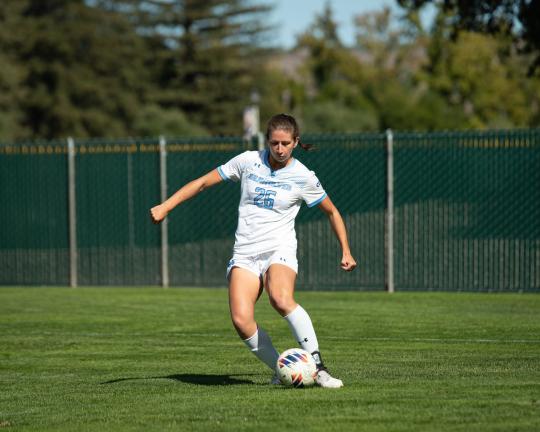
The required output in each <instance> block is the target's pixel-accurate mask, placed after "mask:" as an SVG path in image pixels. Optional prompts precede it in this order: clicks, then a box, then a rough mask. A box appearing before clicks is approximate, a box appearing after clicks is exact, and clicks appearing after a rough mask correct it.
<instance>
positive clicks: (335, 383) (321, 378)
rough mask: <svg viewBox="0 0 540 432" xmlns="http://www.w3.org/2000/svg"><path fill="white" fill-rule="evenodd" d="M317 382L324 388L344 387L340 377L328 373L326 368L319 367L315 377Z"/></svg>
mask: <svg viewBox="0 0 540 432" xmlns="http://www.w3.org/2000/svg"><path fill="white" fill-rule="evenodd" d="M315 382H316V383H317V385H319V386H320V387H324V388H340V387H343V381H341V380H340V379H337V378H334V377H333V376H332V375H330V374H329V373H328V371H327V370H326V369H319V370H318V371H317V377H316V378H315Z"/></svg>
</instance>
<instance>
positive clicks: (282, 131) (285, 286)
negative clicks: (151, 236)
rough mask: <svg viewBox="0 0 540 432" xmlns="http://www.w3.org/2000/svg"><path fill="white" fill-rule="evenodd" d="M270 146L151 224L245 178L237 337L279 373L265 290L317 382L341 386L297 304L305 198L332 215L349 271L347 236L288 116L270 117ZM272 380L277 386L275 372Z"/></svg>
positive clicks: (178, 198)
mask: <svg viewBox="0 0 540 432" xmlns="http://www.w3.org/2000/svg"><path fill="white" fill-rule="evenodd" d="M266 139H267V142H268V149H266V150H263V151H246V152H244V153H242V154H240V155H238V156H236V157H234V158H232V159H231V160H229V161H228V162H227V163H226V164H224V165H221V166H220V167H218V168H217V169H214V170H213V171H210V172H209V173H208V174H206V175H204V176H202V177H200V178H198V179H196V180H193V181H191V182H189V183H187V184H186V185H185V186H183V187H182V188H180V189H179V190H178V191H177V192H176V193H175V194H174V195H172V196H171V197H170V198H169V199H167V200H166V201H164V202H163V203H162V204H160V205H158V206H156V207H153V208H152V209H151V210H150V213H151V216H152V219H153V221H154V223H159V222H161V221H162V220H163V219H164V218H165V217H166V216H167V214H168V213H169V212H170V211H171V210H172V209H174V208H175V207H176V206H178V205H179V204H181V203H183V202H184V201H186V200H188V199H190V198H192V197H193V196H195V195H197V194H198V193H199V192H202V191H203V190H205V189H207V188H209V187H210V186H214V185H215V184H217V183H220V182H222V181H234V182H237V181H240V182H241V197H240V205H239V209H238V213H239V216H238V227H237V229H236V235H235V243H234V249H233V256H232V259H231V260H230V261H229V265H228V268H227V278H228V280H229V307H230V312H231V318H232V322H233V324H234V327H235V328H236V331H237V332H238V335H239V336H240V337H241V338H242V339H243V340H244V342H245V344H246V345H247V346H248V347H249V348H250V350H251V351H252V352H253V353H254V354H255V355H256V356H257V358H259V359H260V360H261V361H262V362H263V363H265V364H266V365H267V366H268V367H269V368H270V369H271V370H272V371H275V366H276V361H277V358H278V357H279V354H278V352H277V351H276V349H275V348H274V346H273V345H272V341H271V339H270V337H269V336H268V334H267V333H266V332H265V331H264V330H263V329H262V328H261V327H259V326H258V325H257V322H256V321H255V314H254V311H255V303H256V302H257V300H258V299H259V297H260V294H261V293H262V290H263V287H264V288H265V289H266V291H267V292H268V296H269V298H270V303H271V305H272V306H273V307H274V309H275V310H276V311H277V312H278V313H279V314H280V315H281V316H282V317H283V318H285V320H286V321H287V323H288V324H289V327H290V329H291V331H292V333H293V335H294V337H295V338H296V340H297V341H298V343H299V344H300V345H301V347H302V349H304V350H306V351H308V352H310V353H311V355H312V356H313V358H314V360H315V363H316V364H317V377H316V382H317V384H318V385H320V386H321V387H326V388H338V387H342V386H343V382H342V381H341V380H339V379H337V378H334V377H332V376H331V375H330V374H329V372H328V370H327V369H326V368H325V366H324V363H323V361H322V357H321V354H320V352H319V344H318V341H317V336H316V335H315V330H314V328H313V324H312V322H311V319H310V317H309V315H308V314H307V312H306V311H305V310H304V309H303V308H302V306H300V305H299V304H298V303H296V302H295V300H294V285H295V280H296V274H297V271H298V262H297V260H296V244H297V242H296V233H295V230H294V221H295V218H296V215H297V214H298V211H299V210H300V205H301V204H302V201H305V202H306V204H307V206H308V207H314V206H318V207H319V208H320V209H321V210H322V211H323V212H324V213H325V214H326V215H327V216H328V219H329V221H330V225H331V227H332V229H333V231H334V233H335V235H336V237H337V239H338V241H339V243H340V245H341V250H342V258H341V268H342V269H343V270H345V271H352V270H353V269H354V268H355V267H356V262H355V260H354V258H353V257H352V255H351V251H350V249H349V243H348V240H347V231H346V228H345V224H344V223H343V219H342V218H341V215H340V213H339V211H338V210H337V208H336V207H335V206H334V204H333V203H332V201H330V198H329V197H328V195H327V194H326V193H325V191H324V189H323V187H322V186H321V183H320V182H319V180H318V179H317V177H316V176H315V173H313V171H309V170H308V169H307V168H306V167H305V166H304V165H303V164H302V163H301V162H300V161H298V160H297V159H295V158H294V157H293V156H292V153H293V150H294V148H295V147H296V146H297V145H299V144H300V146H301V147H303V148H304V149H307V147H309V146H307V145H304V144H301V143H300V137H299V128H298V125H297V123H296V120H295V119H294V118H293V117H291V116H289V115H286V114H278V115H276V116H274V117H272V118H271V119H270V121H269V122H268V126H267V131H266ZM272 383H276V384H277V383H279V380H278V379H277V376H276V375H274V377H273V379H272Z"/></svg>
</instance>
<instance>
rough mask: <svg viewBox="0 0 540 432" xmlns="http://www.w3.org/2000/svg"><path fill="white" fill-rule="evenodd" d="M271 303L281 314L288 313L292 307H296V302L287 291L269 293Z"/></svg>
mask: <svg viewBox="0 0 540 432" xmlns="http://www.w3.org/2000/svg"><path fill="white" fill-rule="evenodd" d="M269 298H270V304H271V305H272V307H273V308H274V309H275V310H276V311H277V312H278V313H279V314H280V315H281V316H285V315H287V314H288V313H289V312H290V311H291V310H292V309H294V306H295V304H296V303H295V302H294V299H293V298H292V296H290V295H289V293H286V292H272V293H270V295H269Z"/></svg>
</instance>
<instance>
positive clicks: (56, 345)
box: [0, 287, 540, 431]
mask: <svg viewBox="0 0 540 432" xmlns="http://www.w3.org/2000/svg"><path fill="white" fill-rule="evenodd" d="M297 299H298V301H299V302H300V303H301V304H302V305H303V306H304V307H305V308H306V309H307V310H308V312H309V313H310V315H311V317H312V319H313V321H314V324H315V327H316V329H317V332H318V337H319V341H320V345H321V349H322V351H323V355H324V356H325V358H326V360H327V363H328V365H329V366H330V368H331V370H332V371H333V372H334V373H335V374H336V375H337V376H339V377H341V378H342V379H343V380H344V382H345V385H346V387H345V388H343V389H340V390H337V391H330V390H325V389H320V388H311V389H305V390H300V391H298V390H294V389H286V388H282V387H275V386H269V385H268V384H267V383H268V380H269V378H270V375H271V373H270V371H268V370H266V369H265V367H264V366H263V365H262V364H260V363H259V362H258V361H257V360H256V359H255V358H254V356H252V355H251V354H250V353H249V352H248V351H247V349H246V348H245V346H244V344H243V343H242V342H241V341H240V340H239V338H238V337H237V336H236V334H235V332H234V330H233V329H232V325H231V324H230V319H229V316H228V304H227V292H226V290H224V289H194V288H182V289H167V290H164V289H159V288H78V289H69V288H22V287H21V288H0V332H1V333H0V334H1V336H0V389H1V391H0V428H6V430H40V431H41V430H66V431H67V430H75V429H77V430H90V429H92V430H96V429H98V430H197V431H199V430H200V431H202V430H231V431H232V430H234V431H237V430H240V431H244V430H245V431H248V430H258V431H270V430H272V431H274V430H277V429H280V428H290V427H294V428H299V427H300V428H303V429H306V430H310V431H311V430H314V431H343V430H366V431H388V430H403V431H417V430H434V431H435V430H436V431H460V430H463V431H469V430H479V431H506V430H517V431H532V430H540V346H539V343H538V335H539V334H540V322H539V319H538V317H539V316H540V297H539V296H536V295H530V294H526V295H525V294H523V295H518V294H515V295H514V294H466V293H396V294H394V295H388V294H386V293H362V292H299V293H298V295H297ZM257 316H258V319H259V324H260V325H261V326H263V327H264V328H265V329H266V330H267V331H268V332H269V333H270V334H271V336H272V338H273V340H274V343H275V345H276V347H277V348H278V349H279V350H284V349H286V348H290V347H293V346H295V342H294V340H293V338H292V336H291V335H290V331H289V329H288V326H287V324H286V323H285V321H284V320H282V319H281V318H279V316H278V315H277V314H276V313H275V312H274V311H273V310H272V309H271V308H270V306H269V305H268V302H267V300H266V299H265V298H264V297H263V298H262V299H261V301H260V302H259V305H258V306H257Z"/></svg>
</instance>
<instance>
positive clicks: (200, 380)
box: [101, 374, 255, 386]
mask: <svg viewBox="0 0 540 432" xmlns="http://www.w3.org/2000/svg"><path fill="white" fill-rule="evenodd" d="M234 376H235V375H203V374H174V375H165V376H156V377H140V378H118V379H114V380H110V381H105V382H102V383H101V384H115V383H118V382H122V381H138V380H155V379H169V380H174V381H181V382H183V383H186V384H197V385H204V386H221V385H245V384H251V385H253V384H255V382H254V381H251V380H247V379H239V378H234ZM239 376H246V375H239Z"/></svg>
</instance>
